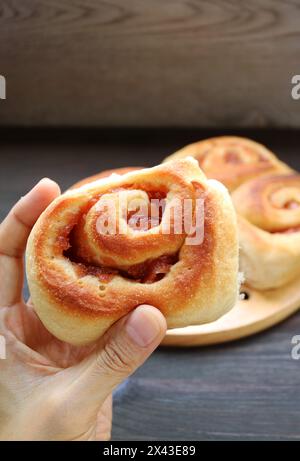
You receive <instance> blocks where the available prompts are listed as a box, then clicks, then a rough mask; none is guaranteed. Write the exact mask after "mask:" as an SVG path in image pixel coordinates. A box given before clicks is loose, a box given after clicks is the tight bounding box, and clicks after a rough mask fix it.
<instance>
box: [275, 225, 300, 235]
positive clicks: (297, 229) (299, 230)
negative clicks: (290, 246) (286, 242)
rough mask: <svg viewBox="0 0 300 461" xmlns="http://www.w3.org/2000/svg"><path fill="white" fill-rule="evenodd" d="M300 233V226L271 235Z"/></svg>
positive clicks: (276, 231)
mask: <svg viewBox="0 0 300 461" xmlns="http://www.w3.org/2000/svg"><path fill="white" fill-rule="evenodd" d="M296 232H300V226H295V227H289V228H288V229H282V230H278V229H277V230H274V231H270V234H294V233H296Z"/></svg>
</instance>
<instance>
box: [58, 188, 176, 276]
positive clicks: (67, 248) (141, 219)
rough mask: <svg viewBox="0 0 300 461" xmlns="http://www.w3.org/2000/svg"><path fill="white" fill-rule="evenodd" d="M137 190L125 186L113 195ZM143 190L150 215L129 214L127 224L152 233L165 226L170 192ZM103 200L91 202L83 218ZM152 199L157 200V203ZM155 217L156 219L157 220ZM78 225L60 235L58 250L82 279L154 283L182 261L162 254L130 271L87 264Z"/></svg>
mask: <svg viewBox="0 0 300 461" xmlns="http://www.w3.org/2000/svg"><path fill="white" fill-rule="evenodd" d="M135 188H136V187H134V185H130V186H125V187H124V188H122V189H119V190H118V191H116V190H111V191H109V193H112V192H119V191H122V190H128V189H135ZM143 190H144V191H145V192H146V193H147V195H148V198H149V203H150V205H149V207H148V213H147V214H143V213H139V212H138V210H135V211H127V223H128V225H129V226H130V225H131V226H132V227H133V226H134V228H135V229H136V228H138V230H149V229H151V228H152V227H153V226H157V225H159V224H160V223H161V220H162V216H163V212H164V206H163V204H164V202H165V198H166V193H167V191H165V190H163V191H152V190H150V189H147V187H143ZM99 199H100V196H98V197H95V198H93V199H92V200H90V201H89V202H88V204H87V205H86V206H85V207H84V209H83V210H82V215H83V216H84V215H85V214H87V213H88V212H89V210H90V209H91V208H92V206H93V205H95V204H96V203H97V201H98V200H99ZM152 200H155V202H154V204H153V202H152ZM153 206H154V207H157V209H153V208H152V207H153ZM153 216H155V218H154V219H153ZM76 224H77V223H73V225H72V226H71V225H70V226H67V227H66V228H65V232H64V235H60V236H59V237H58V239H57V243H56V245H57V250H58V251H61V252H62V253H63V255H64V256H65V257H66V258H68V259H69V260H70V261H71V262H72V264H73V266H74V267H75V270H76V272H77V274H78V277H85V276H87V275H92V276H95V277H97V278H98V279H99V281H100V282H103V283H108V282H110V281H111V280H112V278H113V277H114V276H116V275H121V276H122V277H124V278H127V279H129V280H134V281H136V282H139V283H154V282H157V281H159V280H162V279H163V278H164V277H165V275H166V274H167V273H168V272H169V271H170V269H171V267H172V265H173V264H176V262H178V260H179V257H178V253H177V254H172V255H162V256H160V257H159V258H156V259H151V260H147V261H145V262H143V263H140V264H136V265H133V266H131V267H130V268H126V269H115V268H111V267H108V266H104V265H103V266H101V265H99V266H95V265H92V264H90V263H87V262H86V261H85V260H84V258H83V257H80V256H78V254H77V252H76V243H75V238H74V235H75V232H76Z"/></svg>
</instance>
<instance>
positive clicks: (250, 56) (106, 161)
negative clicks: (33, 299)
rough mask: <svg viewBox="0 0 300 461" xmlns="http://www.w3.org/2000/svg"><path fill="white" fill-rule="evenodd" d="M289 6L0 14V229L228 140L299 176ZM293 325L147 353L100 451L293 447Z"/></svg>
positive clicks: (86, 4) (217, 1) (120, 2)
mask: <svg viewBox="0 0 300 461" xmlns="http://www.w3.org/2000/svg"><path fill="white" fill-rule="evenodd" d="M299 56H300V1H298V0H285V1H284V0H253V1H251V2H249V1H246V0H213V1H209V0H207V1H206V0H164V1H161V0H106V1H102V0H0V75H2V76H3V77H4V78H5V80H6V99H0V155H1V167H0V198H1V200H0V219H2V218H3V217H4V216H5V214H6V213H7V211H8V210H9V208H10V207H11V205H12V204H13V203H14V202H15V201H16V200H17V199H18V198H19V197H20V196H21V195H23V194H24V193H25V192H26V190H28V189H29V188H30V187H31V186H32V185H33V184H34V183H35V182H36V181H37V180H38V179H39V178H40V177H43V176H49V177H52V178H53V179H55V180H56V181H58V182H59V183H60V184H61V186H62V187H63V188H67V187H68V186H70V185H71V184H72V183H74V182H76V181H77V180H78V179H81V178H83V177H86V176H88V175H91V174H95V173H97V172H98V171H101V170H103V169H106V168H114V167H119V166H126V165H145V166H151V165H155V164H157V163H159V162H160V161H161V160H162V159H163V158H164V157H165V156H166V155H169V154H171V153H172V152H173V151H175V150H177V149H179V148H180V147H182V146H183V145H185V144H188V143H191V142H194V141H197V140H200V139H203V138H206V137H209V136H215V135H221V134H238V135H244V136H248V137H251V138H252V139H255V140H257V141H260V142H262V143H265V144H266V145H267V146H268V147H269V148H270V149H272V150H274V152H275V153H276V154H277V155H278V156H279V157H280V158H282V159H283V160H285V161H286V162H287V163H289V164H290V165H291V166H293V167H294V168H298V169H300V154H299V141H300V137H299V128H300V100H297V99H293V97H292V93H291V92H292V88H293V84H292V78H293V76H294V75H297V74H300V61H299ZM297 333H298V334H300V317H299V315H297V314H296V315H294V316H293V317H292V318H290V319H289V320H288V321H286V322H284V323H283V324H281V325H278V326H276V327H275V328H273V329H271V330H269V331H267V332H265V333H262V334H260V335H256V336H255V337H252V338H248V339H245V340H242V341H239V342H235V343H232V344H227V345H225V346H224V345H220V346H215V347H206V348H193V349H186V350H179V349H166V348H161V349H160V350H159V351H157V352H156V353H155V354H154V355H153V357H151V359H150V360H149V361H148V362H147V363H146V364H145V365H144V366H143V367H142V368H141V369H140V370H139V371H138V372H137V373H136V374H135V375H134V376H133V377H132V378H131V379H130V380H129V381H128V382H126V383H125V384H124V385H123V386H122V387H121V389H119V390H118V392H117V394H116V397H115V404H114V407H115V408H114V430H113V439H114V440H129V439H131V440H137V439H141V440H159V439H161V440H164V439H172V440H192V439H197V440H199V439H200V440H245V439H246V440H254V439H259V440H269V439H284V440H294V439H299V438H300V434H299V427H300V400H299V391H298V383H299V371H300V368H299V367H300V365H299V363H298V362H297V361H295V360H292V359H291V357H290V350H291V338H292V336H293V335H296V334H297Z"/></svg>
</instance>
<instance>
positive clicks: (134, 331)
mask: <svg viewBox="0 0 300 461" xmlns="http://www.w3.org/2000/svg"><path fill="white" fill-rule="evenodd" d="M126 331H127V334H128V335H129V336H130V338H131V339H132V341H133V342H135V343H136V344H137V345H138V346H140V347H147V346H149V345H150V344H151V343H153V341H154V340H155V339H156V338H157V336H158V335H159V333H160V331H161V327H160V324H159V322H158V320H157V318H156V315H155V313H153V311H152V309H151V308H149V307H146V306H140V307H138V308H137V309H136V310H135V311H134V312H133V313H132V314H131V315H130V317H129V319H128V320H127V323H126Z"/></svg>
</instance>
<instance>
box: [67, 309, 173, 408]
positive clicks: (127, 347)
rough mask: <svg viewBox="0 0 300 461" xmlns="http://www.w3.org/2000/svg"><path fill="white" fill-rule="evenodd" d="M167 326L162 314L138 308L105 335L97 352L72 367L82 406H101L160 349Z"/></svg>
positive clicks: (77, 393) (77, 395) (156, 310)
mask: <svg viewBox="0 0 300 461" xmlns="http://www.w3.org/2000/svg"><path fill="white" fill-rule="evenodd" d="M166 327H167V325H166V320H165V318H164V316H163V315H162V313H161V312H160V311H159V310H158V309H156V308H155V307H153V306H148V305H142V306H139V307H137V308H136V309H135V310H134V311H133V312H131V313H130V314H129V315H127V316H126V317H124V318H122V319H121V320H119V321H118V322H116V323H115V324H114V325H113V326H112V327H111V328H110V329H109V330H108V331H107V333H106V334H105V335H104V337H103V339H102V340H101V344H100V347H99V348H98V349H97V350H96V352H94V353H93V354H92V355H91V356H90V357H88V358H87V359H85V360H84V361H83V362H81V363H80V364H79V365H77V366H76V367H72V368H73V370H72V371H73V373H74V371H75V373H76V375H77V376H76V379H75V380H73V383H74V382H75V383H76V386H75V387H76V389H75V388H74V386H72V387H73V392H74V393H75V395H76V400H77V401H80V402H81V405H82V403H83V402H84V403H85V404H87V405H89V404H91V403H93V405H99V404H101V403H102V401H104V399H105V398H106V397H107V396H108V395H109V394H110V393H111V392H112V391H113V389H114V388H115V387H116V386H117V385H119V384H120V383H121V382H122V381H124V380H125V379H126V378H127V377H128V376H130V375H131V374H132V373H133V372H134V371H135V370H136V369H137V368H138V367H139V366H140V365H142V363H144V361H145V360H146V359H147V358H148V357H149V356H150V354H151V353H152V352H153V351H154V349H156V347H157V346H158V345H159V343H160V342H161V340H162V339H163V337H164V335H165V333H166ZM75 369H76V370H75ZM73 373H72V374H73ZM73 378H74V374H73Z"/></svg>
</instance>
